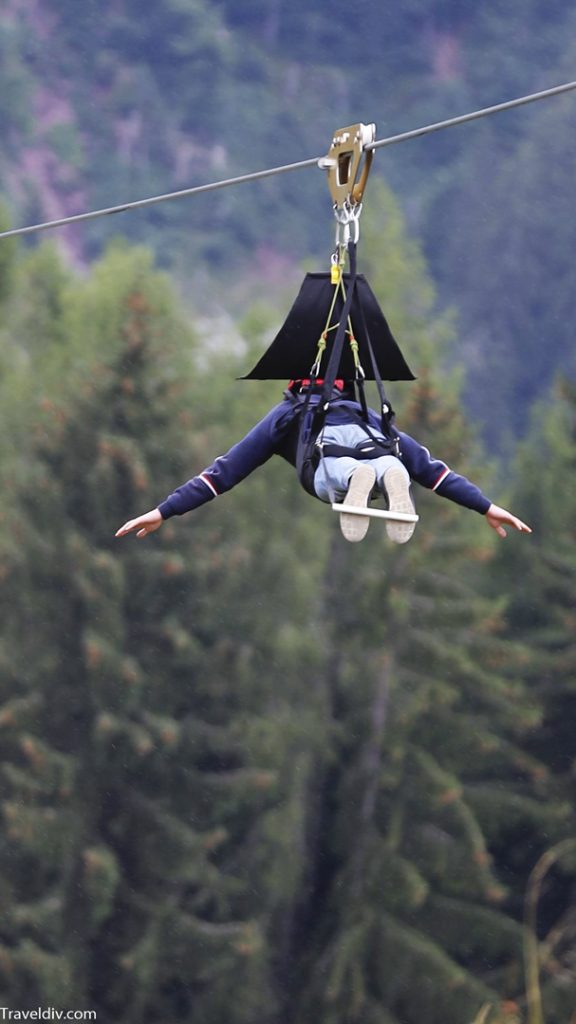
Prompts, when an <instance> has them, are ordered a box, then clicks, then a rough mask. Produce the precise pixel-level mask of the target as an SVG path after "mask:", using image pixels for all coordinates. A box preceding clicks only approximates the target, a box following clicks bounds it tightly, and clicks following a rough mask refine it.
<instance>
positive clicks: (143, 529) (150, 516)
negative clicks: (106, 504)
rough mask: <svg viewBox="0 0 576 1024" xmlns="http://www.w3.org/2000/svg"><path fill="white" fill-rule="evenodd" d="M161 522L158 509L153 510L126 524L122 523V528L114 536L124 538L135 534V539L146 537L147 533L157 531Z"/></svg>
mask: <svg viewBox="0 0 576 1024" xmlns="http://www.w3.org/2000/svg"><path fill="white" fill-rule="evenodd" d="M163 522H164V520H163V518H162V515H161V513H160V509H158V508H153V509H152V510H151V511H150V512H146V513H145V514H144V515H143V516H137V518H136V519H129V520H128V522H127V523H124V526H121V527H120V529H119V530H116V533H115V536H116V537H125V536H126V534H127V533H135V534H136V536H137V537H146V536H147V535H148V534H149V533H154V530H158V529H159V528H160V527H161V526H162V523H163Z"/></svg>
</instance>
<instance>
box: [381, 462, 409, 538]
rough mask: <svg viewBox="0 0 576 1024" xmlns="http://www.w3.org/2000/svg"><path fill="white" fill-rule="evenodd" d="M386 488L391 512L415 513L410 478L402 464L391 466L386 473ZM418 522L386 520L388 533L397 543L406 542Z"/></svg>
mask: <svg viewBox="0 0 576 1024" xmlns="http://www.w3.org/2000/svg"><path fill="white" fill-rule="evenodd" d="M384 490H385V491H386V496H387V498H388V511H389V512H408V513H409V514H411V515H412V514H413V513H414V503H413V501H412V498H411V496H410V480H409V479H408V478H407V476H406V473H405V472H404V471H403V470H402V469H401V468H400V466H391V467H390V469H387V470H386V472H385V474H384ZM415 526H416V523H406V522H397V523H395V522H394V520H393V519H387V520H386V533H387V534H388V536H389V538H390V540H392V541H394V543H395V544H405V543H406V541H408V540H410V537H411V536H412V534H413V533H414V528H415Z"/></svg>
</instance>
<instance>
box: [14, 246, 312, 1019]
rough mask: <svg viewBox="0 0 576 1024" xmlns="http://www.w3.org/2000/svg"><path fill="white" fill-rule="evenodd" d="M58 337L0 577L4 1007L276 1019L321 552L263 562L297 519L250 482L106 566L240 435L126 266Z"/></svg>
mask: <svg viewBox="0 0 576 1024" xmlns="http://www.w3.org/2000/svg"><path fill="white" fill-rule="evenodd" d="M54 317H55V323H54V325H53V326H54V335H55V336H58V337H59V339H60V344H59V345H58V344H56V342H53V345H52V348H51V349H50V351H47V352H46V353H45V354H43V355H42V358H41V359H39V360H37V361H36V366H35V372H36V375H37V376H36V379H38V380H45V381H47V382H48V383H47V384H46V386H45V389H44V390H45V393H42V386H41V385H40V386H39V393H38V394H37V396H36V406H35V410H34V412H33V413H32V414H31V417H30V434H29V441H28V445H27V448H26V451H23V452H22V455H23V457H25V459H26V464H27V466H28V469H27V474H26V479H23V480H22V481H21V483H20V485H19V488H18V492H17V493H16V494H14V495H13V499H14V500H13V510H12V511H11V514H10V516H9V517H8V519H9V521H8V523H7V533H6V536H5V540H4V543H3V552H2V573H3V576H4V579H5V581H6V586H7V589H6V590H5V591H4V592H3V593H4V597H3V609H2V611H3V619H4V624H5V639H4V644H3V648H2V663H1V675H0V678H1V699H2V706H1V708H0V724H1V726H2V729H1V733H0V735H1V736H2V747H3V759H4V762H5V768H4V794H3V800H2V813H3V817H4V822H5V833H4V839H3V843H2V849H1V850H0V862H1V863H2V876H3V878H4V897H5V898H4V908H5V910H4V915H3V924H2V928H1V931H0V940H1V957H0V972H1V976H2V987H3V990H4V992H5V993H6V996H5V998H6V1000H7V1001H8V1000H9V1001H10V1003H11V1004H13V1005H18V1006H20V1007H28V1006H37V1005H38V1004H39V1003H41V1004H50V1005H57V1006H90V1007H95V1008H96V1009H97V1010H98V1011H99V1013H101V1014H103V1015H108V1016H111V1017H114V1019H116V1020H121V1021H126V1022H132V1021H134V1022H135V1021H138V1022H140V1021H144V1020H158V1019H162V1020H164V1021H170V1020H182V1019H185V1020H189V1021H191V1022H194V1024H196V1022H198V1024H201V1022H204V1021H208V1020H210V1021H211V1022H215V1021H222V1022H224V1021H226V1022H238V1024H240V1022H245V1021H252V1020H254V1021H255V1020H260V1019H262V1015H264V1017H266V1016H269V1017H270V1018H272V1017H273V1015H274V1012H275V1005H276V997H275V994H274V984H273V980H274V976H273V971H272V964H271V955H270V950H269V948H268V946H267V944H266V937H267V936H268V935H271V933H272V932H273V931H275V930H277V931H278V932H281V931H285V930H286V929H288V930H289V929H290V927H291V925H290V910H289V908H290V905H291V903H292V902H293V893H294V890H295V889H297V888H298V886H299V884H300V878H301V875H302V872H303V870H304V868H303V862H304V853H305V837H304V830H305V822H304V820H303V815H302V806H303V803H302V800H301V798H300V792H301V790H302V789H304V788H305V786H306V784H307V780H308V777H309V775H310V772H311V770H312V766H313V760H314V756H315V754H314V752H315V750H316V748H317V746H318V743H319V742H320V741H321V731H322V726H321V723H320V722H319V714H318V710H317V705H318V701H317V700H316V699H312V700H308V701H306V703H305V704H304V706H303V708H302V711H301V714H296V713H295V704H296V702H297V701H298V700H299V699H301V700H302V702H303V703H304V699H305V696H306V693H307V681H306V680H305V679H302V676H301V672H300V669H299V665H298V663H297V661H296V659H295V658H294V651H295V649H296V647H297V645H298V644H300V646H301V648H302V649H303V650H306V649H308V650H309V656H310V663H311V664H312V665H313V664H314V662H315V659H316V658H317V655H316V653H315V651H314V644H313V637H312V635H310V634H309V632H308V628H309V627H308V614H307V613H308V611H309V610H310V608H311V605H312V604H313V597H314V594H313V589H314V588H313V586H312V584H311V583H310V581H309V580H308V578H307V572H308V570H309V569H310V568H312V569H314V567H315V566H316V565H317V562H318V558H319V557H321V551H322V546H320V556H319V555H318V553H317V545H315V537H314V536H313V534H310V533H308V534H307V532H306V529H305V526H304V524H303V525H302V526H298V528H297V530H296V533H297V534H299V535H300V541H301V545H302V556H303V559H304V562H303V563H300V562H299V561H298V560H295V559H292V560H291V561H287V562H285V561H284V556H285V554H286V547H287V545H284V546H282V545H280V547H279V548H278V549H277V548H276V547H275V546H274V543H272V542H271V538H273V534H272V527H274V530H276V529H277V528H279V529H280V531H282V529H284V532H285V533H286V532H287V529H288V524H289V523H290V522H291V521H292V520H293V518H294V510H295V508H296V503H297V501H300V500H301V495H300V492H299V491H298V488H297V485H296V486H294V488H293V489H292V491H287V492H286V493H285V494H283V496H282V501H281V502H280V503H279V502H278V499H277V498H275V500H274V501H273V502H272V501H270V499H268V505H267V507H265V508H264V509H259V507H258V502H259V500H260V499H261V498H262V497H263V496H264V493H265V490H266V487H269V483H268V484H266V483H265V481H263V482H262V483H261V484H260V485H258V487H259V489H258V487H257V491H256V493H255V494H253V493H252V492H251V491H250V490H248V489H247V490H246V491H245V492H244V497H243V498H242V496H241V495H240V502H238V503H236V505H235V509H234V510H232V508H231V507H230V505H228V506H227V505H226V502H225V499H223V503H222V507H221V509H218V508H214V509H212V508H210V509H209V510H206V511H205V512H199V513H198V514H197V518H196V520H195V521H194V523H189V524H188V523H186V524H184V523H180V522H176V523H174V522H172V523H169V524H166V526H165V527H164V528H163V530H162V531H161V533H160V535H155V536H154V538H150V541H151V543H147V544H145V545H141V544H140V543H139V542H137V541H133V539H132V543H130V542H125V543H124V544H122V545H119V543H118V542H114V540H113V532H114V529H115V528H116V527H117V526H118V525H119V524H120V523H121V522H122V521H123V520H124V519H125V518H126V517H127V516H128V515H130V514H135V513H137V512H138V511H140V510H142V508H143V506H144V508H145V507H146V505H147V504H148V506H151V505H153V504H154V503H155V501H158V500H159V499H160V498H161V497H163V496H164V495H165V494H166V493H168V491H169V490H171V489H172V488H173V486H174V485H175V484H176V483H179V482H181V481H182V480H184V479H186V477H187V476H189V475H191V472H193V471H194V469H196V471H198V470H199V469H200V468H202V466H203V465H205V463H206V462H207V461H209V459H208V458H207V449H208V448H209V447H211V445H213V444H215V443H216V442H217V440H219V439H220V435H222V433H223V426H222V420H223V418H225V417H226V416H227V415H228V413H230V421H229V422H230V426H231V428H232V429H234V428H235V426H236V417H239V418H242V417H241V416H240V411H239V406H240V405H242V403H244V406H243V409H244V411H243V414H242V416H243V418H244V419H246V418H247V416H248V415H253V412H254V410H251V409H250V404H251V403H250V402H249V396H248V393H246V396H247V397H248V400H247V397H244V396H242V397H241V398H237V399H236V400H234V399H232V397H231V392H230V391H229V392H228V394H225V393H224V392H225V389H224V387H223V385H222V384H221V383H218V382H216V384H215V388H214V391H215V392H219V395H218V394H216V393H213V394H212V395H211V397H210V398H209V399H208V398H206V400H205V397H206V395H207V394H208V391H207V388H208V387H209V385H210V380H202V379H200V377H199V376H198V375H197V371H196V369H195V363H194V360H195V352H196V350H197V346H196V342H195V341H194V339H193V337H192V336H191V334H190V331H189V330H188V329H187V328H186V326H185V324H184V323H183V321H182V318H181V317H180V315H179V314H178V313H175V312H174V299H173V297H172V296H171V293H170V290H169V289H168V287H167V284H166V282H165V281H164V279H163V278H162V277H161V276H160V275H158V274H156V273H154V272H152V270H151V269H150V267H149V261H148V258H147V256H146V254H142V253H139V252H136V253H130V252H128V251H123V250H122V249H119V250H115V251H112V252H111V253H110V254H109V255H108V256H107V257H106V258H105V259H104V260H103V261H102V262H101V263H100V264H99V265H98V266H96V267H95V268H94V271H93V273H92V274H91V276H90V277H89V278H88V279H87V280H86V281H85V282H79V283H77V284H76V285H75V286H74V287H71V288H70V290H69V293H68V294H67V296H66V300H65V301H64V303H63V306H62V308H61V310H59V311H55V314H54ZM42 367H45V368H46V371H47V372H46V374H43V373H39V372H38V371H39V369H41V368H42ZM57 368H60V370H61V378H62V379H61V381H60V384H59V386H58V384H57V381H56V380H55V377H57V373H56V372H55V371H56V369H57ZM195 374H196V380H194V379H193V378H194V376H195ZM189 382H190V383H189ZM218 398H220V403H219V402H218ZM227 399H229V403H228V401H227ZM38 406H40V410H39V411H38ZM210 457H211V456H210ZM272 482H273V481H272ZM239 494H240V492H239ZM283 524H284V527H283ZM301 585H304V588H305V590H304V593H301V592H300V587H301ZM8 592H9V593H10V598H9V599H8V597H7V594H8ZM278 683H280V689H278ZM299 835H300V837H301V838H300V840H298V836H299ZM299 847H300V849H299ZM282 941H283V942H285V941H286V939H285V938H283V939H282Z"/></svg>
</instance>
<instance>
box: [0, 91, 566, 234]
mask: <svg viewBox="0 0 576 1024" xmlns="http://www.w3.org/2000/svg"><path fill="white" fill-rule="evenodd" d="M573 89H576V82H565V83H564V84H563V85H556V86H554V87H553V88H551V89H544V90H543V91H541V92H534V93H530V94H529V95H528V96H520V97H519V98H518V99H514V100H508V101H506V102H505V103H498V104H496V106H492V107H484V108H483V109H481V110H475V111H472V112H471V113H469V114H461V115H460V116H458V117H451V118H448V119H447V120H445V121H437V122H436V123H435V124H429V125H424V126H423V127H422V128H414V129H412V130H411V131H408V132H401V133H400V134H399V135H391V136H389V137H388V138H386V139H378V140H377V141H375V142H372V143H369V144H368V145H367V146H366V147H365V148H366V149H368V150H369V149H381V148H383V147H384V146H393V145H396V144H398V143H400V142H408V141H409V140H410V139H418V138H423V137H424V136H425V135H431V134H432V132H438V131H441V130H442V129H444V128H453V127H454V126H455V125H459V124H466V123H467V122H468V121H476V120H478V119H479V118H481V117H488V116H490V115H491V114H498V113H501V112H502V111H505V110H512V109H514V108H515V107H521V106H524V105H525V104H527V103H534V102H536V101H537V100H544V99H549V98H550V97H552V96H559V95H561V94H562V93H566V92H571V91H572V90H573ZM323 159H324V157H311V158H310V159H309V160H299V161H297V162H296V163H292V164H284V165H283V166H280V167H270V168H268V169H267V170H264V171H253V172H251V173H249V174H240V175H238V177H236V178H225V179H223V180H222V181H213V182H210V183H208V184H206V185H195V186H193V187H192V188H184V189H181V190H180V191H178V192H165V193H163V194H162V195H159V196H150V197H149V198H148V199H137V200H135V201H133V202H130V203H123V204H122V205H121V206H108V207H106V208H104V209H101V210H90V211H88V212H87V213H76V214H72V215H71V216H69V217H61V218H60V219H59V220H49V221H45V222H44V223H42V224H30V225H28V226H27V227H22V228H11V229H10V230H9V231H2V232H0V238H14V237H16V236H18V235H31V234H33V233H35V232H37V231H47V230H48V229H49V228H59V227H64V226H65V225H67V224H79V223H80V222H81V221H88V220H95V219H96V218H97V217H107V216H110V215H111V214H114V213H125V212H126V211H128V210H139V209H143V208H145V207H147V206H154V205H155V204H156V203H163V202H167V201H168V200H169V199H184V198H185V197H187V196H193V195H199V194H200V193H201V192H214V191H216V189H220V188H228V187H229V186H231V185H241V184H243V183H244V182H249V181H260V180H261V179H262V178H271V177H273V176H274V175H276V174H285V173H287V172H288V171H299V170H302V169H303V168H305V167H317V166H318V163H319V162H320V161H322V160H323Z"/></svg>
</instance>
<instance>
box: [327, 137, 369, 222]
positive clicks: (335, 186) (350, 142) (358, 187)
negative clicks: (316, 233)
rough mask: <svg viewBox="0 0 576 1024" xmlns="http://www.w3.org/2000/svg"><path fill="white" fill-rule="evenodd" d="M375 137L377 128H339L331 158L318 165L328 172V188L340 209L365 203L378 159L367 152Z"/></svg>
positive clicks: (330, 150)
mask: <svg viewBox="0 0 576 1024" xmlns="http://www.w3.org/2000/svg"><path fill="white" fill-rule="evenodd" d="M375 135H376V125H375V124H353V125H350V126H349V127H348V128H339V129H338V131H337V132H336V134H335V135H334V138H333V139H332V145H331V146H330V149H329V151H328V155H327V156H326V157H325V158H324V159H322V160H319V161H318V163H319V166H320V167H322V168H323V169H324V170H326V171H328V186H329V188H330V192H331V193H332V198H333V200H334V203H335V205H336V206H337V207H342V206H344V204H345V202H346V201H348V202H350V203H353V204H357V203H361V202H362V196H363V195H364V189H365V187H366V181H367V179H368V174H369V172H370V167H371V164H372V158H373V155H374V152H373V150H371V149H369V150H366V146H367V145H369V144H370V143H371V142H374V138H375ZM362 158H364V160H363V159H362Z"/></svg>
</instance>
